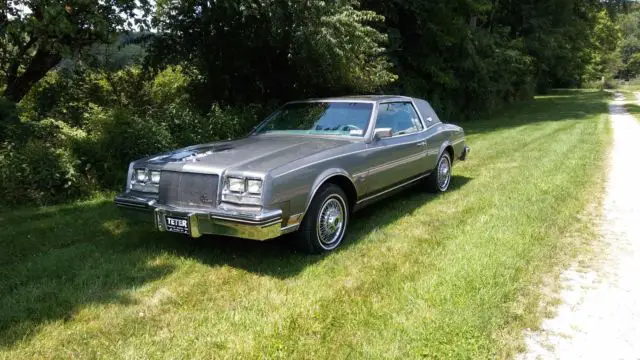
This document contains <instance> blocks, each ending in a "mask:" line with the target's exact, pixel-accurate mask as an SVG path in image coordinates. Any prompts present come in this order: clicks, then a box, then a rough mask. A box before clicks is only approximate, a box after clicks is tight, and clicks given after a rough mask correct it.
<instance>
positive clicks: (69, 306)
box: [0, 176, 470, 347]
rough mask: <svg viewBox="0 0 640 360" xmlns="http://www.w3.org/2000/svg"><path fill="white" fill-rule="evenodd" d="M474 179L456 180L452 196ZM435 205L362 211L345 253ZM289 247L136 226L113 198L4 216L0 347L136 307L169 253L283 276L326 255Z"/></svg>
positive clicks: (409, 194)
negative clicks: (82, 313)
mask: <svg viewBox="0 0 640 360" xmlns="http://www.w3.org/2000/svg"><path fill="white" fill-rule="evenodd" d="M469 181H470V179H469V178H466V177H460V176H454V177H453V178H452V183H451V190H452V191H455V190H457V189H459V188H461V187H462V186H464V185H465V184H466V183H467V182H469ZM433 198H434V196H433V195H430V194H425V193H422V192H420V191H418V190H416V189H407V190H405V191H403V192H401V193H399V194H396V195H394V196H392V197H390V198H389V199H388V200H387V201H384V202H382V203H378V205H376V206H374V207H369V208H366V209H364V210H363V211H361V212H359V213H357V214H356V215H355V216H354V217H353V220H352V222H351V226H350V230H349V231H348V233H347V241H346V243H345V244H344V246H343V247H342V251H348V248H349V247H350V246H352V245H354V244H357V243H358V242H359V241H360V240H361V239H363V238H364V237H366V236H367V234H369V233H370V232H371V231H372V230H373V229H374V228H376V227H382V226H384V225H386V224H389V223H392V222H394V221H395V220H397V219H398V218H400V217H402V216H404V215H406V214H410V213H411V212H413V211H414V210H416V209H417V208H419V207H421V206H423V205H424V204H425V203H427V202H429V201H430V200H431V199H433ZM289 240H290V239H289V238H287V237H283V238H280V239H275V240H272V241H267V242H256V241H250V240H243V239H236V238H227V237H202V238H200V239H197V240H188V239H186V238H184V237H182V236H179V235H172V234H167V233H157V232H154V231H152V230H151V229H150V227H149V226H148V225H145V226H143V225H131V226H130V225H128V224H127V223H126V222H125V221H124V220H123V219H122V218H121V216H120V213H119V211H118V210H117V209H116V207H115V206H114V205H113V204H112V202H111V201H108V200H104V201H95V202H87V203H79V204H76V205H67V206H61V207H58V208H47V209H39V210H31V211H29V210H22V211H19V212H16V213H9V214H7V213H4V214H0V247H1V248H2V251H1V252H0V273H2V274H3V276H2V277H1V278H0V294H1V295H0V347H9V346H11V345H13V344H15V343H16V342H18V341H20V340H23V339H25V338H28V337H29V336H30V335H32V334H34V333H35V332H36V329H37V328H38V327H39V326H40V325H42V324H44V323H47V322H50V321H59V320H62V321H66V320H69V319H71V317H72V316H74V314H76V313H77V312H78V311H79V310H81V309H82V308H83V307H86V306H89V305H91V304H96V303H98V304H109V303H115V304H128V303H133V300H132V299H130V298H128V297H127V296H126V294H125V292H126V291H127V290H129V289H132V288H136V287H140V286H143V285H144V284H146V283H149V282H152V281H156V280H159V279H161V278H163V277H165V276H167V275H169V274H171V273H172V272H173V271H174V270H175V268H174V266H173V265H170V264H168V263H170V262H167V261H158V259H159V258H160V257H162V256H164V255H166V254H171V255H172V256H179V257H184V258H189V259H193V260H195V261H198V262H200V263H203V264H206V265H209V266H212V267H215V266H231V267H234V268H239V269H244V270H246V271H249V272H253V273H257V274H262V275H265V276H272V277H277V278H283V279H284V278H288V277H292V276H295V275H296V274H298V273H299V272H300V271H302V270H303V269H305V268H306V267H307V266H309V265H311V264H313V263H315V262H317V261H319V260H321V259H323V258H324V256H308V255H304V254H300V253H296V252H294V251H292V250H290V249H291V248H290V244H289ZM327 256H331V255H327Z"/></svg>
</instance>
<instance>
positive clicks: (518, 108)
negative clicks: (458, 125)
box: [0, 92, 609, 359]
mask: <svg viewBox="0 0 640 360" xmlns="http://www.w3.org/2000/svg"><path fill="white" fill-rule="evenodd" d="M608 98H609V95H608V94H605V93H600V92H562V93H555V94H553V95H551V96H545V97H538V98H537V99H536V100H535V101H532V102H526V103H521V104H516V105H514V106H512V107H511V108H509V109H507V110H506V111H505V112H503V113H502V114H501V115H500V116H496V117H493V118H491V119H486V120H482V121H477V122H473V123H468V124H466V125H465V128H466V130H467V133H468V142H469V144H470V146H471V147H472V152H471V155H470V157H469V160H468V161H467V162H465V163H460V164H457V166H456V167H455V168H454V172H455V175H456V176H455V178H454V179H453V182H452V188H451V191H450V192H448V193H447V194H444V195H442V196H437V197H434V196H431V195H427V194H424V193H421V192H418V191H415V190H409V191H407V192H404V193H402V194H399V195H397V196H396V197H394V198H391V199H389V200H386V201H384V202H382V203H381V204H379V205H377V206H375V207H373V208H369V209H366V210H364V211H363V212H362V213H359V214H357V215H356V216H355V217H354V219H353V221H352V223H351V227H350V230H349V231H348V234H347V237H348V239H347V241H348V242H347V243H346V244H345V246H344V247H343V248H342V249H341V250H340V251H338V252H335V253H333V254H330V255H328V256H323V257H309V256H304V255H300V254H296V253H293V252H291V251H290V250H288V247H287V245H286V243H285V241H281V240H276V241H273V242H266V243H258V242H251V241H243V240H235V239H228V238H225V239H213V238H204V239H201V240H198V241H195V242H187V241H185V240H184V239H183V238H181V237H179V236H171V235H168V234H159V233H155V232H152V231H150V230H149V229H148V228H147V227H144V226H138V225H135V226H134V225H128V224H127V223H126V222H124V221H123V220H122V219H120V218H119V214H118V212H117V210H116V209H115V207H114V206H113V205H112V203H111V201H110V197H109V196H105V197H104V198H97V199H95V200H92V201H87V202H80V203H76V204H73V205H67V206H59V207H49V208H43V209H24V210H19V211H14V212H4V213H0V249H2V250H1V251H0V273H1V274H2V276H0V294H1V295H0V358H6V359H33V358H108V359H111V358H184V359H190V358H211V359H224V358H233V359H245V358H286V359H318V358H332V359H334V358H335V359H342V358H354V359H358V358H361V359H377V358H402V359H406V358H423V357H426V358H439V359H443V358H452V359H463V358H496V357H498V358H505V357H511V356H513V354H514V353H515V352H517V351H519V350H521V349H522V340H521V336H522V329H523V328H527V327H535V326H536V325H537V324H538V323H539V321H540V316H541V314H542V312H541V311H540V309H539V303H540V301H542V300H545V296H546V295H544V292H543V291H540V285H541V284H542V283H543V282H545V281H548V280H549V279H554V278H555V275H556V274H557V272H558V269H559V266H561V265H566V264H567V263H568V261H570V260H571V259H572V258H573V257H574V256H576V254H578V253H580V252H582V251H585V249H586V248H587V247H588V244H589V239H585V238H584V237H583V236H575V234H576V229H578V233H580V234H582V235H584V234H587V233H588V232H584V231H581V230H579V229H580V228H581V226H582V225H585V224H581V220H580V216H579V215H580V214H581V213H583V211H584V209H585V208H586V207H587V205H589V204H592V203H593V202H594V201H595V200H594V199H597V198H598V192H599V191H600V188H601V184H600V182H601V180H602V175H601V174H602V166H603V165H602V164H603V158H604V153H605V148H606V146H607V143H608V136H609V135H608V126H607V121H606V115H605V114H606V111H607V109H606V101H607V100H608Z"/></svg>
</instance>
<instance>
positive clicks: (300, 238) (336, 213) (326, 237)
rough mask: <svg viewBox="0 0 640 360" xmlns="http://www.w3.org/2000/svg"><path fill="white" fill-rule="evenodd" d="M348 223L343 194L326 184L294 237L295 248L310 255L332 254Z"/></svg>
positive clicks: (313, 201) (319, 191)
mask: <svg viewBox="0 0 640 360" xmlns="http://www.w3.org/2000/svg"><path fill="white" fill-rule="evenodd" d="M348 222H349V203H348V202H347V196H346V195H345V193H344V191H342V189H341V188H340V187H339V186H337V185H335V184H325V185H323V186H322V187H321V188H320V189H319V190H318V192H317V193H316V195H315V196H314V198H313V199H312V200H311V205H310V206H309V209H308V211H307V213H306V214H305V217H304V219H303V220H302V224H300V229H299V230H298V232H297V233H296V234H295V237H294V240H295V244H296V246H297V247H298V248H299V249H300V250H302V251H304V252H306V253H310V254H321V253H325V252H329V251H332V250H334V249H336V248H337V247H338V246H340V244H342V240H343V239H344V234H345V232H346V230H347V224H348Z"/></svg>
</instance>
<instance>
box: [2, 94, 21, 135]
mask: <svg viewBox="0 0 640 360" xmlns="http://www.w3.org/2000/svg"><path fill="white" fill-rule="evenodd" d="M19 122H20V119H19V118H18V111H17V109H16V105H15V104H14V103H12V102H11V101H9V100H7V99H5V98H3V97H0V140H1V139H6V138H7V137H8V135H9V129H10V128H11V127H12V126H15V125H16V124H18V123H19Z"/></svg>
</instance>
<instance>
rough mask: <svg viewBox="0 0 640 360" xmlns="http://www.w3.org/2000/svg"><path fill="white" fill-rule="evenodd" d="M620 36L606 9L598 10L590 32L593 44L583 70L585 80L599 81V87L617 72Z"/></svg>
mask: <svg viewBox="0 0 640 360" xmlns="http://www.w3.org/2000/svg"><path fill="white" fill-rule="evenodd" d="M620 38H621V34H620V29H619V27H618V26H617V25H616V24H615V23H614V22H613V20H612V19H611V17H610V16H609V15H608V13H607V11H606V10H602V11H600V12H599V13H598V15H597V17H596V23H595V27H594V30H593V33H592V44H593V46H592V47H591V49H590V52H589V56H590V58H591V61H590V63H589V64H588V65H587V67H586V70H585V72H584V76H583V78H584V80H585V81H587V82H588V81H591V82H594V81H600V82H601V83H600V87H604V86H605V85H606V83H607V82H610V81H611V80H612V78H613V76H614V75H616V74H617V73H618V71H619V70H620V69H621V68H622V57H621V54H620V51H619V49H618V44H619V43H620ZM602 80H604V81H602Z"/></svg>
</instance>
